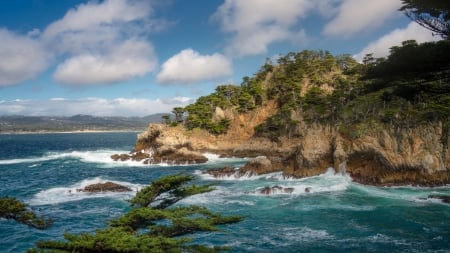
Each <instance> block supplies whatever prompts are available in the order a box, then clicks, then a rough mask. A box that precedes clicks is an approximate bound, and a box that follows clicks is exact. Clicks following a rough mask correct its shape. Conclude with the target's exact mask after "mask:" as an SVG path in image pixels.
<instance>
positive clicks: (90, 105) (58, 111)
mask: <svg viewBox="0 0 450 253" xmlns="http://www.w3.org/2000/svg"><path fill="white" fill-rule="evenodd" d="M190 102H192V100H191V99H189V98H185V97H175V98H168V99H155V100H150V99H129V98H116V99H104V98H82V99H64V98H53V99H48V100H12V101H2V102H1V103H0V115H25V116H72V115H76V114H89V115H93V116H140V117H142V116H146V115H151V114H155V113H167V112H170V111H171V110H172V109H173V108H174V107H177V106H180V107H184V106H186V105H187V104H188V103H190Z"/></svg>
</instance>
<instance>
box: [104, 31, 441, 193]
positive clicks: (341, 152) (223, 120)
mask: <svg viewBox="0 0 450 253" xmlns="http://www.w3.org/2000/svg"><path fill="white" fill-rule="evenodd" d="M390 52H391V54H390V55H389V56H388V57H387V58H385V59H373V57H367V58H365V60H364V61H363V64H360V63H358V62H356V61H355V60H354V59H353V58H351V57H350V56H348V55H341V56H332V55H331V54H330V53H329V52H326V51H325V52H324V51H308V50H305V51H302V52H300V53H288V54H287V55H286V56H281V57H280V58H279V59H278V60H277V62H278V64H276V65H273V64H271V63H270V62H266V63H265V64H264V65H263V66H262V67H261V69H260V70H259V71H258V72H257V73H256V74H255V75H254V76H253V77H251V78H250V77H244V78H243V82H242V83H241V84H240V85H239V86H238V85H219V86H218V87H217V88H216V91H215V92H214V93H212V94H210V95H208V96H203V97H200V98H198V99H197V101H196V102H195V103H194V104H191V105H188V106H186V107H185V108H174V110H173V113H174V114H175V115H174V116H175V117H174V121H172V120H171V118H170V116H168V115H166V117H165V119H166V120H167V121H166V122H165V124H151V125H150V126H149V127H148V129H147V130H146V131H145V132H143V133H141V134H139V136H138V139H137V142H136V145H135V148H134V150H133V152H132V153H131V154H122V155H115V156H113V157H112V158H113V159H115V160H126V159H134V160H140V161H143V162H145V163H150V164H152V163H161V162H163V163H169V164H191V163H203V162H206V161H207V158H206V157H205V156H203V155H202V154H203V153H205V152H210V153H215V154H220V155H222V156H236V157H254V158H256V157H259V158H258V159H255V160H252V161H250V162H249V163H248V164H247V165H246V166H244V167H243V168H241V169H240V170H239V171H236V170H235V169H234V168H224V169H223V170H217V171H210V172H208V173H211V174H212V175H214V176H218V177H220V176H221V175H228V174H230V173H235V175H238V176H239V175H244V174H246V173H269V172H274V171H282V172H283V173H284V174H285V175H286V176H295V177H307V176H313V175H318V174H321V173H323V172H325V171H326V170H327V169H328V168H329V167H333V168H334V169H335V170H336V171H338V172H345V173H349V174H350V175H351V176H352V178H353V179H354V180H356V181H358V182H361V183H365V184H374V185H408V184H413V185H430V186H433V185H442V184H448V183H450V150H449V147H450V143H449V140H450V64H449V63H450V53H447V52H450V41H447V40H446V41H439V42H434V43H424V44H420V45H419V44H417V43H416V42H415V41H406V42H404V43H403V44H402V46H401V47H396V48H394V49H392V50H391V51H390ZM444 52H445V53H444ZM425 63H427V64H426V68H425V67H424V68H418V67H417V66H422V65H423V64H425ZM264 157H265V158H264Z"/></svg>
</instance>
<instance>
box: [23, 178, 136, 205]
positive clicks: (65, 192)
mask: <svg viewBox="0 0 450 253" xmlns="http://www.w3.org/2000/svg"><path fill="white" fill-rule="evenodd" d="M107 181H109V182H113V183H116V184H120V185H123V186H126V187H128V188H130V189H131V190H132V191H131V192H104V193H89V192H82V191H79V189H84V188H85V187H86V186H88V185H91V184H98V183H105V182H107ZM142 187H143V186H142V185H140V184H133V183H129V182H121V181H115V180H107V179H104V178H102V177H95V178H90V179H85V180H82V181H80V182H77V183H75V184H73V185H70V186H60V187H54V188H50V189H47V190H42V191H40V192H38V193H36V194H35V195H34V196H33V198H32V199H31V200H30V201H29V204H30V205H51V204H59V203H64V202H69V201H78V200H83V199H87V198H101V197H108V198H117V199H128V198H131V197H132V196H134V194H135V193H136V192H137V191H139V190H140V189H141V188H142Z"/></svg>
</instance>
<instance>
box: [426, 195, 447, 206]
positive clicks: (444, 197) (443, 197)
mask: <svg viewBox="0 0 450 253" xmlns="http://www.w3.org/2000/svg"><path fill="white" fill-rule="evenodd" d="M428 198H430V199H440V200H441V201H442V202H444V203H447V204H450V196H441V195H430V196H428Z"/></svg>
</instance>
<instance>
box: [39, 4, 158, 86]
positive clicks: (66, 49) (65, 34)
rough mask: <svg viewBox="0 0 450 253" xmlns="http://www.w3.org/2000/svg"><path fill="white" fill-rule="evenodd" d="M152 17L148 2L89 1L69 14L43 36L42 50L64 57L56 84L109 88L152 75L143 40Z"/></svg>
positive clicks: (148, 51) (152, 63) (150, 57)
mask: <svg viewBox="0 0 450 253" xmlns="http://www.w3.org/2000/svg"><path fill="white" fill-rule="evenodd" d="M151 13H152V9H151V6H150V5H149V2H148V1H131V0H128V1H127V0H106V1H103V2H101V3H99V2H88V3H86V4H81V5H79V6H78V7H76V8H74V9H72V10H70V11H68V12H67V13H66V15H65V16H64V17H63V18H62V19H60V20H57V21H55V22H53V23H52V24H50V25H49V26H48V27H47V28H46V29H45V30H44V31H43V33H42V41H43V43H45V45H46V46H48V47H51V48H52V49H53V50H54V51H56V52H57V54H59V55H64V56H66V59H65V60H64V61H63V62H62V63H60V64H59V65H58V66H57V68H56V72H55V73H54V75H53V76H54V78H55V80H56V81H58V82H61V83H64V84H71V85H92V84H110V83H117V82H121V81H127V80H129V79H132V78H134V77H139V76H143V75H145V74H147V73H150V72H152V71H154V70H155V68H156V65H157V59H156V55H155V53H154V50H153V45H152V44H151V43H150V42H149V41H147V40H146V39H145V38H144V37H145V35H146V34H148V32H150V31H149V30H148V28H149V27H152V25H150V23H152V22H154V20H152V19H151V18H150V16H151ZM155 23H158V22H155ZM159 23H161V22H159ZM159 23H158V24H159ZM153 27H154V26H153ZM154 28H155V27H154ZM155 29H156V28H155Z"/></svg>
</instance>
